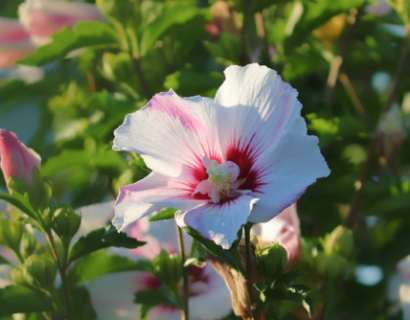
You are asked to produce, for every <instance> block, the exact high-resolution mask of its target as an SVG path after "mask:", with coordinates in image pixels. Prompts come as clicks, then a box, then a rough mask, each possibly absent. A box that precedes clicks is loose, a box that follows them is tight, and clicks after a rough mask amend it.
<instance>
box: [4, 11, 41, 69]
mask: <svg viewBox="0 0 410 320" xmlns="http://www.w3.org/2000/svg"><path fill="white" fill-rule="evenodd" d="M33 51H34V45H33V43H32V42H31V38H30V34H29V33H28V32H27V31H26V30H25V29H24V26H23V25H22V24H21V23H20V22H19V21H18V20H13V19H6V18H0V70H2V69H5V68H9V67H12V66H14V64H15V62H16V61H17V60H19V59H21V58H23V57H24V56H25V55H27V54H29V53H31V52H33Z"/></svg>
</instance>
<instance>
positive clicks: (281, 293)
mask: <svg viewBox="0 0 410 320" xmlns="http://www.w3.org/2000/svg"><path fill="white" fill-rule="evenodd" d="M263 295H265V296H266V297H267V298H268V301H275V300H288V301H293V302H296V303H300V304H302V305H303V307H304V308H305V309H306V311H307V312H308V314H309V317H312V316H313V300H312V298H310V297H309V296H308V295H306V294H305V293H300V292H294V287H287V286H286V285H285V284H283V283H281V284H276V283H275V286H274V287H273V288H267V289H266V290H265V291H263Z"/></svg>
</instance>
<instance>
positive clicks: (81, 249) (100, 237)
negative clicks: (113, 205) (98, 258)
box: [69, 225, 145, 262]
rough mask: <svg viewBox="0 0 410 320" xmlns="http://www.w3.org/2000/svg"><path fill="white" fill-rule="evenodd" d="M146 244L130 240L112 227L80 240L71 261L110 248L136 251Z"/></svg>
mask: <svg viewBox="0 0 410 320" xmlns="http://www.w3.org/2000/svg"><path fill="white" fill-rule="evenodd" d="M144 244H145V242H141V241H137V240H136V239H134V238H130V237H128V236H127V234H126V233H124V232H117V230H116V229H115V227H114V226H112V225H110V226H109V227H108V228H99V229H96V230H93V231H91V232H90V233H89V234H87V235H86V236H82V237H81V238H80V239H78V240H77V242H76V243H74V245H73V247H72V248H71V250H70V255H69V261H70V262H72V261H74V260H76V259H78V258H80V257H82V256H85V255H87V254H89V253H91V252H94V251H97V250H100V249H104V248H108V247H122V248H128V249H134V248H137V247H140V246H142V245H144Z"/></svg>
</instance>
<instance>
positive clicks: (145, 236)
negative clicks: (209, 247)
mask: <svg viewBox="0 0 410 320" xmlns="http://www.w3.org/2000/svg"><path fill="white" fill-rule="evenodd" d="M112 204H113V203H107V204H102V205H94V206H90V207H84V208H81V209H80V210H79V211H81V213H82V216H83V220H84V221H85V222H84V223H82V225H81V227H80V233H82V232H84V231H88V229H89V228H88V226H90V225H91V224H92V225H93V228H98V227H101V226H102V225H104V223H105V221H106V218H107V217H108V216H109V214H111V212H112ZM98 218H100V222H98V221H97V220H98ZM90 222H91V224H90ZM127 233H128V235H129V236H131V237H136V238H137V239H138V240H141V241H147V244H146V245H145V246H142V247H139V248H137V249H134V250H125V249H112V250H111V253H115V254H120V255H124V256H127V257H128V258H131V259H152V258H154V257H155V256H156V255H157V254H159V252H160V251H161V249H165V250H166V251H168V252H169V253H176V252H178V243H177V234H176V228H175V222H174V221H173V220H164V221H156V222H148V220H141V221H138V222H137V223H134V224H133V225H131V226H130V227H129V228H128V230H127ZM185 242H186V246H187V247H188V248H189V238H188V237H185ZM189 280H190V284H189V287H190V297H189V304H190V319H194V320H206V319H219V318H223V317H224V316H226V315H228V314H229V312H230V311H231V304H230V295H229V292H228V289H227V288H226V286H225V283H224V281H223V280H222V279H221V278H220V277H219V275H218V274H217V273H216V272H215V271H214V270H213V269H212V267H211V266H210V265H206V266H205V267H204V268H202V269H201V268H196V267H194V268H191V271H190V276H189ZM161 285H162V284H161V282H159V280H158V279H157V278H156V277H155V276H153V275H152V274H150V273H145V272H122V273H117V274H111V275H107V276H104V277H103V278H98V279H96V280H95V281H91V282H90V283H88V284H87V288H88V289H89V290H90V293H91V298H92V301H93V305H94V307H95V310H96V312H97V314H98V318H99V319H102V320H105V319H107V320H111V319H130V320H131V319H139V316H138V315H139V312H138V308H139V306H138V305H136V304H135V303H133V299H134V293H135V292H136V291H139V290H147V289H152V290H153V289H158V288H159V287H160V286H161ZM147 318H148V319H150V320H160V319H167V320H168V319H171V320H172V319H175V320H177V319H181V313H180V311H179V310H178V309H175V308H172V307H169V306H159V307H155V308H153V309H152V310H151V311H150V312H149V313H148V316H147Z"/></svg>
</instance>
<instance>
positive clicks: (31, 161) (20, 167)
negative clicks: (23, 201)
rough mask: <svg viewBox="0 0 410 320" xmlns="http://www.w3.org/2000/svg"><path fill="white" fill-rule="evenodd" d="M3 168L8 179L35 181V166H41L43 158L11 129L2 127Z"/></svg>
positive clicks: (0, 139) (1, 150)
mask: <svg viewBox="0 0 410 320" xmlns="http://www.w3.org/2000/svg"><path fill="white" fill-rule="evenodd" d="M0 155H1V162H0V166H1V170H3V174H4V178H5V180H6V181H7V180H8V179H10V178H16V179H19V180H22V181H24V182H26V183H28V184H29V185H31V184H32V182H33V176H34V168H40V162H41V158H40V156H39V155H38V154H37V153H35V152H34V150H32V149H29V148H27V147H26V146H25V145H24V144H23V143H21V142H20V141H19V140H18V139H17V136H16V135H15V134H14V133H13V132H10V131H7V130H4V129H0Z"/></svg>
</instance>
